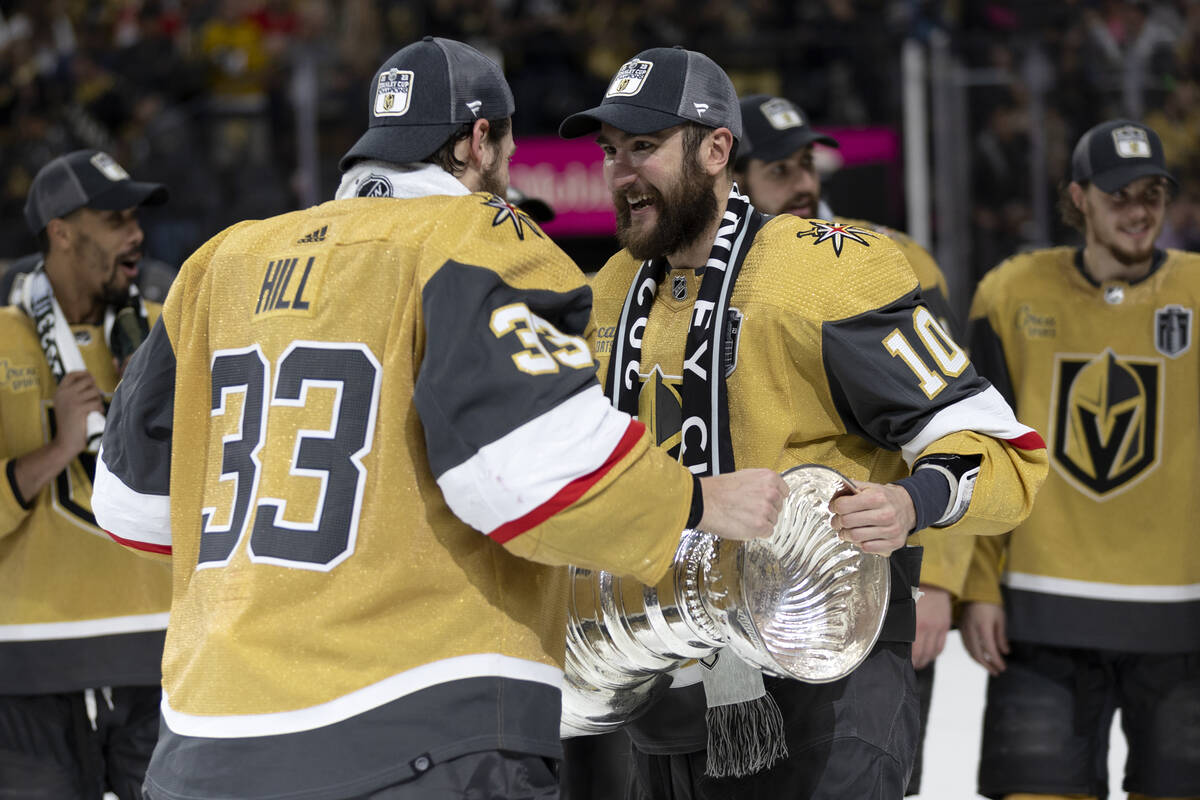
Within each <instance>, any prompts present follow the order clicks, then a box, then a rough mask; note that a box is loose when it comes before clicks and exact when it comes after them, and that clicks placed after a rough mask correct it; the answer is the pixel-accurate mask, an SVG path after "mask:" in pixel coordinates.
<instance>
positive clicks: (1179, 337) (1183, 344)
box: [1154, 305, 1192, 358]
mask: <svg viewBox="0 0 1200 800" xmlns="http://www.w3.org/2000/svg"><path fill="white" fill-rule="evenodd" d="M1191 346H1192V309H1190V308H1184V307H1183V306H1175V305H1171V306H1164V307H1162V308H1160V309H1157V310H1156V311H1155V312H1154V348H1155V349H1156V350H1158V352H1160V353H1162V354H1163V355H1164V356H1167V357H1168V358H1178V357H1179V356H1181V355H1183V354H1184V353H1185V352H1186V351H1187V350H1188V348H1189V347H1191Z"/></svg>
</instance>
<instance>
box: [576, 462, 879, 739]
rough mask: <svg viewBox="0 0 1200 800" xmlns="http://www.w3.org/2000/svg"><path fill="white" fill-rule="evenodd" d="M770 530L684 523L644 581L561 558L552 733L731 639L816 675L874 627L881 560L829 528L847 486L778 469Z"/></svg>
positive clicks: (828, 671) (851, 660) (666, 681)
mask: <svg viewBox="0 0 1200 800" xmlns="http://www.w3.org/2000/svg"><path fill="white" fill-rule="evenodd" d="M783 479H784V481H785V482H786V483H787V484H788V486H789V487H790V492H789V494H788V496H787V498H786V499H785V501H784V505H783V510H782V511H781V512H780V515H779V520H778V522H776V524H775V531H774V533H772V534H771V536H770V537H769V538H767V539H756V540H753V541H749V542H737V541H731V540H725V539H718V538H717V537H715V536H712V535H711V534H708V533H704V532H703V531H698V530H690V529H689V530H685V531H684V532H683V536H682V539H681V541H680V543H679V549H678V550H676V552H675V559H674V563H673V564H672V566H671V568H670V569H669V570H668V571H667V574H666V575H665V576H664V577H663V578H662V580H660V581H659V582H658V584H657V585H655V586H646V585H644V584H642V583H639V582H638V581H636V580H633V579H631V578H620V577H617V576H614V575H612V574H610V573H607V572H599V571H593V570H587V569H580V568H577V567H571V568H570V569H571V583H570V597H569V601H568V602H569V607H568V612H567V654H566V670H565V676H564V682H563V703H562V735H563V736H564V737H568V736H577V735H580V734H592V733H603V732H605V731H610V730H614V729H615V728H617V727H619V726H621V725H623V724H625V723H626V722H628V721H630V720H632V719H633V718H635V717H636V716H638V714H640V713H641V712H643V711H645V710H646V708H648V707H649V706H650V704H651V703H652V702H653V700H654V699H655V698H656V697H658V696H659V695H660V694H661V693H662V692H664V691H666V689H667V687H668V686H670V684H671V676H670V675H669V674H667V673H668V672H669V671H670V670H672V669H674V668H676V667H679V666H681V665H682V664H684V663H685V662H687V661H688V660H690V659H700V658H705V657H707V656H710V655H712V654H713V653H714V652H716V651H717V650H719V649H720V648H722V647H729V648H731V649H732V650H733V651H734V652H735V653H736V654H737V655H738V656H740V657H741V658H742V660H743V661H746V662H747V663H749V664H752V665H754V666H757V667H758V668H760V669H761V670H762V671H763V672H765V673H767V674H769V675H775V676H779V677H785V678H796V679H798V680H802V681H807V682H809V683H827V682H829V681H835V680H838V679H839V678H842V677H845V676H846V675H848V674H849V673H850V672H852V671H853V670H854V668H855V667H857V666H858V665H859V664H861V663H862V661H863V659H865V658H866V657H867V653H869V652H870V650H871V648H872V647H873V646H874V645H875V641H876V639H878V638H879V631H880V629H881V628H882V627H883V618H884V614H885V612H886V611H887V603H888V593H889V591H890V570H889V568H888V560H887V558H885V557H884V556H878V555H872V554H868V553H863V552H862V551H861V550H859V549H858V548H857V547H855V546H853V545H851V544H848V543H846V542H843V541H842V540H841V539H840V538H838V535H837V533H836V532H835V531H834V530H833V528H832V527H830V517H831V514H830V511H829V501H830V500H832V499H833V498H834V497H837V496H838V495H839V494H842V493H844V492H846V491H852V489H851V488H850V487H851V484H850V482H849V481H848V480H847V479H846V478H845V477H843V476H842V475H841V474H840V473H838V472H837V471H836V470H832V469H830V468H828V467H823V466H817V465H805V466H801V467H795V468H794V469H791V470H788V471H787V472H785V473H783Z"/></svg>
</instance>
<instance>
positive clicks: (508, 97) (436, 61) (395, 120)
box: [338, 36, 516, 172]
mask: <svg viewBox="0 0 1200 800" xmlns="http://www.w3.org/2000/svg"><path fill="white" fill-rule="evenodd" d="M368 100H369V102H370V109H371V111H370V114H369V116H368V121H367V132H366V133H364V134H363V135H362V136H361V137H360V138H359V140H358V141H357V142H355V143H354V146H353V147H351V148H350V150H349V151H347V153H346V155H344V156H342V160H341V162H340V163H339V164H338V166H339V167H340V168H341V169H342V171H343V172H344V171H346V170H347V169H349V168H350V166H351V165H353V164H354V162H355V161H360V160H363V159H378V160H380V161H390V162H392V163H395V164H406V163H409V162H413V161H420V160H421V159H423V158H427V157H429V156H430V155H432V154H433V153H435V152H437V149H438V148H439V147H441V146H442V145H443V144H444V143H445V141H446V140H447V139H448V138H450V135H451V134H452V133H454V132H455V131H457V130H458V129H459V128H460V127H462V126H463V125H464V124H465V123H468V122H474V121H475V120H477V119H497V120H498V119H505V118H507V117H511V116H512V114H513V111H514V110H515V109H516V104H515V103H514V102H513V95H512V90H511V89H510V88H509V86H508V81H506V80H505V79H504V73H503V72H502V71H501V70H500V66H499V65H498V64H497V63H496V62H495V61H492V60H491V59H490V58H488V57H487V56H485V55H484V54H483V53H481V52H479V51H478V50H476V49H475V48H474V47H471V46H470V45H467V44H463V43H462V42H457V41H454V40H453V39H440V38H437V37H434V36H426V37H425V38H424V39H422V40H421V41H419V42H413V43H412V44H410V45H408V46H407V47H404V48H402V49H400V50H398V51H396V53H394V54H393V55H392V57H391V58H389V59H388V60H387V61H385V62H383V66H381V67H380V68H379V71H378V72H376V73H375V78H374V80H372V81H371V92H370V95H369V98H368Z"/></svg>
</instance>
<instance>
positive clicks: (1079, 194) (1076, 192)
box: [1067, 181, 1084, 214]
mask: <svg viewBox="0 0 1200 800" xmlns="http://www.w3.org/2000/svg"><path fill="white" fill-rule="evenodd" d="M1067 191H1068V192H1070V193H1071V203H1072V204H1073V205H1074V206H1075V208H1077V209H1078V210H1079V212H1080V213H1081V214H1082V213H1083V197H1084V188H1083V187H1082V186H1080V185H1079V184H1078V183H1077V182H1075V181H1071V182H1070V183H1069V184H1068V185H1067Z"/></svg>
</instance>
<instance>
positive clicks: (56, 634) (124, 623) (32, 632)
mask: <svg viewBox="0 0 1200 800" xmlns="http://www.w3.org/2000/svg"><path fill="white" fill-rule="evenodd" d="M167 618H168V616H167V612H165V611H163V612H161V613H158V614H135V615H133V616H129V617H108V618H106V619H85V620H77V621H74V622H37V623H29V624H21V625H0V642H37V641H44V640H49V639H87V638H89V637H92V636H111V635H113V634H118V633H145V632H147V631H163V630H166V629H167Z"/></svg>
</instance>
